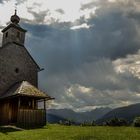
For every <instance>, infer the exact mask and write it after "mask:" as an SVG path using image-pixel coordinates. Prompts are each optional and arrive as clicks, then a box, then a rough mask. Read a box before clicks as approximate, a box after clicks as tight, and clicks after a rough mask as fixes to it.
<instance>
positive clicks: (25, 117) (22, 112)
mask: <svg viewBox="0 0 140 140" xmlns="http://www.w3.org/2000/svg"><path fill="white" fill-rule="evenodd" d="M17 125H18V126H21V127H25V128H26V127H27V128H29V127H37V126H38V127H39V126H44V125H46V110H44V109H36V110H33V109H19V110H18V116H17Z"/></svg>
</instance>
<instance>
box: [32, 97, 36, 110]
mask: <svg viewBox="0 0 140 140" xmlns="http://www.w3.org/2000/svg"><path fill="white" fill-rule="evenodd" d="M32 108H33V109H35V100H34V99H32Z"/></svg>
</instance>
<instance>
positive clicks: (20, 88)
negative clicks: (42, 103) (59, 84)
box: [0, 81, 53, 100]
mask: <svg viewBox="0 0 140 140" xmlns="http://www.w3.org/2000/svg"><path fill="white" fill-rule="evenodd" d="M12 96H30V97H36V98H40V99H43V98H46V99H47V100H51V99H53V98H51V97H50V96H48V95H47V94H45V93H44V92H42V91H40V90H39V89H37V88H36V87H35V86H33V85H32V84H30V83H29V82H27V81H22V82H19V83H16V84H14V85H13V86H12V87H11V88H9V90H8V91H7V92H6V93H5V94H3V95H2V96H1V97H0V98H1V99H3V98H7V97H12Z"/></svg>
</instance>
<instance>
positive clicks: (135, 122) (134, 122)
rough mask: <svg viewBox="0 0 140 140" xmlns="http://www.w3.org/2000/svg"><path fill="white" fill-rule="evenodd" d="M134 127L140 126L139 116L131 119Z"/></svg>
mask: <svg viewBox="0 0 140 140" xmlns="http://www.w3.org/2000/svg"><path fill="white" fill-rule="evenodd" d="M133 125H134V126H135V127H140V117H136V118H135V119H134V121H133Z"/></svg>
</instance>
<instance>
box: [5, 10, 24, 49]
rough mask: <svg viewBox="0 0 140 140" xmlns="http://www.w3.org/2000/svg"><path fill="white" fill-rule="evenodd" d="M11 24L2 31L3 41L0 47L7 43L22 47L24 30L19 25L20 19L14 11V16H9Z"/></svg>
mask: <svg viewBox="0 0 140 140" xmlns="http://www.w3.org/2000/svg"><path fill="white" fill-rule="evenodd" d="M10 20H11V23H10V24H9V25H8V26H7V27H5V28H4V29H3V30H2V33H3V40H2V47H3V46H5V45H6V44H8V43H16V44H19V45H22V46H24V41H25V33H26V30H25V29H23V28H21V27H20V25H19V22H20V18H19V16H18V15H17V10H16V9H15V13H14V15H12V16H11V19H10Z"/></svg>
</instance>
